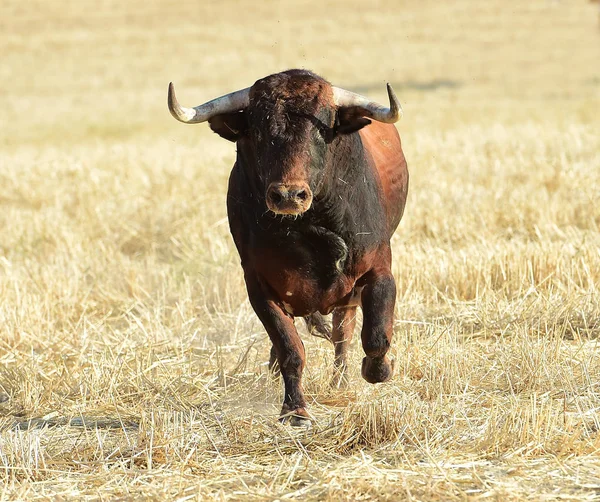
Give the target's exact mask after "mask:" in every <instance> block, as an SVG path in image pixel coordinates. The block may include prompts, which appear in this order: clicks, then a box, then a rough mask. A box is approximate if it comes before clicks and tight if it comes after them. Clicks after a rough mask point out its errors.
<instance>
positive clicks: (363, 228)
mask: <svg viewBox="0 0 600 502" xmlns="http://www.w3.org/2000/svg"><path fill="white" fill-rule="evenodd" d="M387 92H388V97H389V102H390V104H389V107H386V106H383V105H380V104H377V103H375V102H373V101H371V100H369V99H368V98H366V97H364V96H361V95H359V94H355V93H353V92H350V91H348V90H345V89H342V88H339V87H334V86H332V85H331V84H330V83H329V82H327V81H326V80H325V79H323V78H321V77H319V76H318V75H315V74H314V73H312V72H310V71H306V70H288V71H284V72H281V73H277V74H274V75H270V76H267V77H265V78H261V79H260V80H257V81H256V82H255V83H254V84H253V85H252V86H251V87H248V88H246V89H242V90H238V91H235V92H233V93H230V94H227V95H225V96H222V97H220V98H217V99H214V100H212V101H208V102H207V103H204V104H202V105H199V106H196V107H194V108H185V107H182V106H181V105H180V104H179V103H178V101H177V98H176V97H175V91H174V88H173V84H172V83H171V84H169V92H168V106H169V110H170V112H171V114H172V115H173V117H175V118H176V119H177V120H179V121H181V122H184V123H187V124H196V123H201V122H206V121H208V123H209V125H210V128H211V129H212V130H213V131H214V132H215V133H217V134H218V135H220V136H221V137H223V138H225V139H227V140H229V141H232V142H235V143H236V145H237V157H236V161H235V164H234V165H233V169H232V171H231V174H230V177H229V187H228V192H227V214H228V219H229V227H230V231H231V235H232V237H233V240H234V242H235V245H236V248H237V251H238V253H239V256H240V259H241V265H242V269H243V272H244V279H245V283H246V288H247V291H248V297H249V300H250V303H251V305H252V307H253V309H254V311H255V312H256V315H257V316H258V318H259V319H260V321H261V322H262V324H263V325H264V327H265V329H266V331H267V333H268V335H269V338H270V340H271V342H272V348H271V359H270V366H271V367H272V368H275V367H278V369H279V371H280V373H281V376H282V377H283V382H284V387H285V394H284V400H283V406H282V410H281V415H280V419H281V420H282V421H284V422H285V421H289V422H290V423H291V424H292V425H310V416H309V414H308V412H307V410H306V408H307V404H306V399H305V396H304V393H303V389H302V371H303V369H304V366H305V352H304V345H303V343H302V340H301V339H300V337H299V335H298V332H297V331H296V327H295V324H294V318H295V317H304V318H305V319H306V320H307V323H308V325H309V328H311V329H313V330H314V331H315V332H316V333H319V334H321V335H324V336H326V337H328V338H330V340H331V341H332V342H333V345H334V350H335V359H334V365H335V372H334V380H333V381H334V383H335V384H336V385H338V384H339V385H341V384H344V382H346V378H347V377H346V358H347V352H348V347H349V343H350V341H351V338H352V334H353V331H354V327H355V319H356V309H357V307H358V306H361V308H362V311H363V324H362V331H361V341H362V347H363V350H364V352H365V357H364V358H363V360H362V370H361V373H362V376H363V378H364V379H365V380H366V381H367V382H370V383H377V382H384V381H386V380H389V379H390V378H391V376H392V373H393V364H392V361H391V360H390V358H389V357H388V355H387V353H388V351H389V349H390V344H391V340H392V328H393V320H394V304H395V298H396V285H395V282H394V277H393V276H392V272H391V262H392V252H391V248H390V239H391V236H392V234H393V232H394V231H395V229H396V227H397V226H398V224H399V222H400V219H401V218H402V214H403V212H404V207H405V204H406V197H407V193H408V169H407V165H406V160H405V157H404V153H403V151H402V146H401V142H400V137H399V135H398V132H397V130H396V128H395V127H394V126H393V125H392V124H393V123H394V122H396V121H397V120H399V118H400V117H401V115H402V109H401V107H400V104H399V102H398V99H397V98H396V95H395V94H394V91H393V90H392V87H391V86H390V85H389V84H388V85H387ZM329 313H332V314H333V317H332V328H331V330H329V328H328V327H327V325H326V323H325V322H324V318H323V316H324V315H327V314H329Z"/></svg>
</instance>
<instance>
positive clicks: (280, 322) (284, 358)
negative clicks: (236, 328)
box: [245, 274, 310, 425]
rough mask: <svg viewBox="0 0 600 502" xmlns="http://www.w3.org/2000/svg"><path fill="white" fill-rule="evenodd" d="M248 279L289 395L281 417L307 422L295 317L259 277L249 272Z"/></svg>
mask: <svg viewBox="0 0 600 502" xmlns="http://www.w3.org/2000/svg"><path fill="white" fill-rule="evenodd" d="M245 279H246V287H247V289H248V297H249V298H250V303H251V304H252V308H253V309H254V311H255V312H256V315H257V316H258V318H259V319H260V320H261V322H262V323H263V325H264V327H265V329H266V330H267V333H268V334H269V338H270V339H271V342H272V343H273V351H274V352H275V356H276V358H277V363H278V364H279V369H280V371H281V376H282V377H283V383H284V387H285V397H284V399H283V407H282V408H281V417H280V420H282V421H283V422H285V421H287V420H289V421H290V423H291V424H292V425H306V424H307V423H308V422H309V420H310V419H309V417H308V413H307V411H306V400H305V399H304V392H303V391H302V370H303V369H304V360H305V358H304V345H303V344H302V340H301V339H300V336H299V335H298V332H297V331H296V326H295V325H294V320H293V318H292V317H290V316H289V315H288V314H287V312H285V311H283V310H282V309H281V307H280V306H279V305H277V303H275V302H274V301H273V300H272V299H270V298H268V297H267V296H266V295H265V293H264V292H263V291H262V289H261V287H260V285H259V283H258V280H257V279H256V278H255V277H253V276H250V275H249V274H245Z"/></svg>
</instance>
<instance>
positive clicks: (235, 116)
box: [208, 111, 248, 141]
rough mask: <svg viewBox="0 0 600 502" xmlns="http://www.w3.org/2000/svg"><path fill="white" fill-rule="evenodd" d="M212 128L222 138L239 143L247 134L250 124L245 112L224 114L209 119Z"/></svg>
mask: <svg viewBox="0 0 600 502" xmlns="http://www.w3.org/2000/svg"><path fill="white" fill-rule="evenodd" d="M208 123H209V124H210V128H211V129H212V130H213V131H214V132H216V133H217V134H218V135H219V136H221V137H222V138H225V139H228V140H229V141H237V140H238V139H240V138H241V137H242V136H244V135H245V134H246V131H247V130H248V123H247V122H246V115H245V114H244V112H243V111H241V112H234V113H223V114H221V115H215V116H214V117H211V118H210V119H208Z"/></svg>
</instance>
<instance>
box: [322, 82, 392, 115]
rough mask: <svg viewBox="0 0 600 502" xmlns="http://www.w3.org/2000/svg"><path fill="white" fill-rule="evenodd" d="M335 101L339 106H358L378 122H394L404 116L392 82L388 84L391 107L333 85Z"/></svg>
mask: <svg viewBox="0 0 600 502" xmlns="http://www.w3.org/2000/svg"><path fill="white" fill-rule="evenodd" d="M332 89H333V102H334V103H335V104H336V106H337V107H338V108H342V107H357V108H361V109H362V110H363V111H364V114H365V117H369V118H372V119H373V120H377V121H378V122H385V123H386V124H393V123H394V122H398V120H400V119H401V118H402V107H401V106H400V101H398V98H397V97H396V93H395V92H394V89H392V86H391V85H390V84H387V92H388V97H389V98H390V107H389V108H386V107H385V106H382V105H380V104H379V103H375V102H374V101H371V100H370V99H369V98H366V97H365V96H361V95H360V94H356V93H354V92H350V91H347V90H346V89H342V88H340V87H332Z"/></svg>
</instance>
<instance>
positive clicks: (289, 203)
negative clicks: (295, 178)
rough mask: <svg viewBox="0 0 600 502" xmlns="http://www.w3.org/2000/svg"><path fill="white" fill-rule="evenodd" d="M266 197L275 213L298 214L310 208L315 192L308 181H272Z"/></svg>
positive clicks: (268, 204)
mask: <svg viewBox="0 0 600 502" xmlns="http://www.w3.org/2000/svg"><path fill="white" fill-rule="evenodd" d="M266 199H267V207H268V208H269V209H270V210H271V211H273V212H274V213H275V214H285V215H290V216H297V215H300V214H302V213H304V212H306V211H307V210H308V208H310V205H311V204H312V200H313V194H312V191H311V190H310V187H309V186H308V185H307V184H306V183H271V184H270V185H269V187H268V188H267V197H266Z"/></svg>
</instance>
